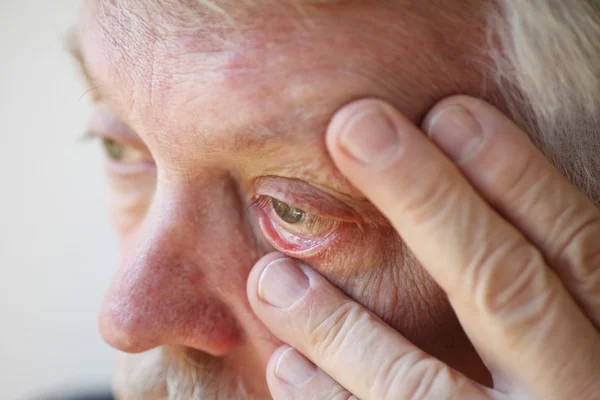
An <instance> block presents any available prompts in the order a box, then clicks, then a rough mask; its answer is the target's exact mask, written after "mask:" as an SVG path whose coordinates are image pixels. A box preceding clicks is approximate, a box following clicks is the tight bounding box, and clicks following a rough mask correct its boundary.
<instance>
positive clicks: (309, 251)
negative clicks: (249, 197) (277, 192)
mask: <svg viewBox="0 0 600 400" xmlns="http://www.w3.org/2000/svg"><path fill="white" fill-rule="evenodd" d="M272 201H273V198H271V197H269V196H260V197H259V198H257V199H256V200H255V201H254V202H253V206H254V207H255V208H256V209H257V211H258V219H259V224H260V227H261V229H262V230H263V233H264V234H265V236H266V237H267V239H268V240H269V242H271V243H272V244H273V246H274V247H275V248H277V250H279V251H283V252H286V253H289V254H291V255H295V256H307V255H314V254H316V253H317V252H319V251H320V250H321V249H323V248H324V247H325V245H326V244H327V243H328V242H330V240H331V239H332V238H333V237H334V236H335V234H336V231H337V230H338V228H339V227H340V224H342V223H344V222H343V221H338V220H336V219H334V218H326V217H322V216H317V215H314V214H310V213H306V215H305V217H304V218H303V219H302V221H301V222H299V224H298V225H299V226H297V227H296V226H294V225H295V224H288V223H285V221H283V220H282V219H281V218H280V217H279V216H278V215H277V214H276V212H275V210H274V207H273V205H272Z"/></svg>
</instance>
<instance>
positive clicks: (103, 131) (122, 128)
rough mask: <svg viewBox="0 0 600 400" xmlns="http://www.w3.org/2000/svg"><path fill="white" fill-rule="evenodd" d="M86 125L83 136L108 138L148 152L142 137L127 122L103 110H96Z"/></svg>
mask: <svg viewBox="0 0 600 400" xmlns="http://www.w3.org/2000/svg"><path fill="white" fill-rule="evenodd" d="M87 126H88V129H87V131H86V133H85V137H89V138H93V137H98V138H110V139H113V140H115V141H118V142H121V143H123V144H125V145H127V146H131V147H133V148H135V149H136V150H139V151H143V152H146V153H149V150H148V147H147V146H146V145H145V144H144V142H143V141H142V139H141V138H140V137H139V136H138V135H137V134H136V133H135V132H134V131H133V130H132V129H131V128H130V127H129V126H128V125H127V124H125V123H124V122H122V121H121V120H119V119H118V118H117V117H114V116H113V115H112V114H110V113H108V112H106V111H104V110H98V111H96V112H95V113H94V115H93V116H92V117H91V118H90V120H89V121H88V124H87Z"/></svg>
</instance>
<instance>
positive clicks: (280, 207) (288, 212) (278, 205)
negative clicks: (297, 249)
mask: <svg viewBox="0 0 600 400" xmlns="http://www.w3.org/2000/svg"><path fill="white" fill-rule="evenodd" d="M271 207H273V211H275V213H276V214H277V215H278V216H279V218H281V219H282V220H283V221H285V222H286V223H288V224H292V225H293V224H297V223H299V222H300V221H302V220H303V219H304V218H305V217H306V215H307V214H306V212H305V211H303V210H301V209H299V208H294V207H290V206H289V205H288V204H287V203H284V202H283V201H280V200H277V199H276V198H274V197H271Z"/></svg>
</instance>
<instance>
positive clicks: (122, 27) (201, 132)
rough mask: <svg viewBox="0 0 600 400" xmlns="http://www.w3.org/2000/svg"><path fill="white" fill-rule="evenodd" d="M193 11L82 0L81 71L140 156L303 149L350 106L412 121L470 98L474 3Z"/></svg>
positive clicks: (192, 6)
mask: <svg viewBox="0 0 600 400" xmlns="http://www.w3.org/2000/svg"><path fill="white" fill-rule="evenodd" d="M199 3H200V2H198V1H169V2H163V1H155V0H152V1H148V2H141V1H133V0H130V1H126V0H120V1H118V2H117V1H115V0H113V1H108V0H105V1H101V0H98V1H93V0H90V1H87V2H86V5H85V6H84V8H83V11H82V14H81V19H80V23H79V25H78V31H79V35H80V37H81V41H82V43H83V52H84V55H85V58H86V60H87V61H86V63H87V64H88V68H89V69H90V70H91V74H92V75H93V76H94V77H95V80H96V81H97V85H98V87H99V90H100V91H101V92H103V94H104V96H105V97H106V98H107V102H109V103H110V105H111V106H112V108H114V109H115V111H116V112H117V113H118V114H119V116H121V117H122V118H123V119H125V120H126V121H127V122H128V123H130V124H131V125H133V126H134V127H135V129H136V130H137V131H138V132H140V134H141V135H143V136H145V137H144V139H145V140H147V141H150V142H151V143H150V144H149V145H150V146H152V142H153V141H154V142H156V144H157V145H158V144H160V145H162V147H173V144H174V143H180V144H181V145H182V146H185V145H192V142H197V140H198V138H199V137H202V138H203V140H206V141H207V142H214V144H215V145H216V144H217V143H218V144H220V145H222V146H224V145H225V144H226V143H227V144H229V145H232V146H235V145H236V143H237V142H236V138H238V137H239V138H243V140H249V139H250V138H251V137H252V138H256V140H271V138H270V137H269V136H272V137H276V138H280V137H282V136H287V137H289V138H291V139H290V140H291V141H293V140H294V138H295V140H297V141H301V142H302V143H305V144H306V143H307V141H308V142H310V141H311V140H314V141H318V140H320V138H319V136H318V135H317V134H322V132H323V129H324V128H325V125H326V122H327V120H328V119H329V117H330V115H331V114H332V113H333V112H334V111H335V110H336V108H338V107H339V106H341V105H342V104H344V103H346V102H349V101H351V100H353V99H356V98H360V97H366V96H375V97H380V98H384V99H386V100H389V101H391V102H392V103H395V104H396V105H398V106H399V108H400V109H401V110H402V111H403V112H404V113H405V114H407V115H408V116H409V117H411V118H412V119H414V120H415V121H417V120H418V119H419V118H420V117H421V116H422V115H423V113H424V112H425V110H426V109H427V108H429V106H431V104H432V103H433V102H434V101H435V100H437V99H439V98H441V97H443V96H446V95H449V94H452V93H455V92H467V93H469V92H471V93H472V92H474V91H478V90H479V85H480V80H479V77H478V73H477V72H473V74H474V76H473V77H469V76H468V73H465V71H469V70H471V71H474V69H473V68H469V66H471V65H470V64H471V61H469V57H465V52H466V51H467V49H469V48H477V47H478V46H477V43H475V42H476V40H478V37H479V36H476V35H473V34H472V33H473V32H478V33H480V32H481V26H480V25H477V23H478V21H477V20H476V18H474V17H473V15H478V13H475V12H473V11H475V10H478V11H481V10H479V8H480V5H481V4H482V2H481V1H475V0H473V1H465V2H464V4H463V7H462V8H461V10H460V11H457V10H456V7H452V6H448V9H443V8H442V9H439V10H437V9H435V8H433V9H432V8H431V7H430V6H429V7H421V6H418V5H415V3H414V2H411V1H388V2H378V4H377V6H373V4H374V3H372V2H334V3H331V4H325V5H306V6H303V7H302V8H301V9H296V8H294V7H289V6H288V7H284V6H271V7H267V6H264V7H262V8H261V7H257V8H255V9H254V10H253V9H251V8H249V9H247V10H245V9H241V8H240V7H238V8H237V10H236V9H228V10H220V9H216V8H211V7H210V6H203V5H200V4H199ZM338 3H339V4H338ZM280 4H283V2H282V3H280ZM215 7H216V6H215ZM244 13H245V14H244ZM242 14H244V15H242ZM467 22H468V23H467ZM448 31H450V32H453V33H454V34H455V35H457V37H460V38H462V39H464V38H470V39H472V40H473V42H474V43H469V45H467V46H464V45H462V44H459V43H458V42H456V41H454V40H453V39H452V38H449V37H448V34H447V33H448ZM251 131H254V132H256V131H260V132H261V133H262V134H261V135H250V134H249V133H250V132H251ZM223 137H227V138H228V139H229V140H227V141H223V140H222V138H223Z"/></svg>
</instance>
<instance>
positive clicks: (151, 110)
mask: <svg viewBox="0 0 600 400" xmlns="http://www.w3.org/2000/svg"><path fill="white" fill-rule="evenodd" d="M242 3H243V4H246V3H252V2H251V1H249V2H240V4H242ZM263 3H264V2H263ZM286 3H287V2H273V4H272V5H268V4H266V3H265V4H262V5H258V6H256V8H254V9H251V8H249V9H247V10H246V9H243V10H240V9H242V8H243V7H242V6H238V7H237V8H236V7H234V8H232V9H225V10H224V12H219V11H217V10H215V8H214V7H210V6H207V5H200V4H199V3H198V4H196V3H194V2H193V1H180V2H176V1H169V2H165V1H156V0H155V1H133V0H130V1H120V2H117V1H114V0H113V1H109V0H104V1H102V0H96V1H94V0H90V1H87V2H86V3H85V5H84V7H83V10H82V13H81V17H80V21H79V24H78V29H77V31H78V32H77V33H78V40H77V41H78V43H79V48H78V49H76V51H78V52H79V53H80V54H79V55H81V56H82V57H81V58H82V61H83V63H84V64H85V69H86V70H87V71H86V74H87V75H88V77H89V78H90V81H91V82H90V84H91V85H92V87H93V88H94V90H93V96H94V98H95V100H96V104H97V113H96V116H95V118H93V120H92V122H91V125H90V133H91V134H92V135H96V136H100V137H102V138H103V143H104V146H105V148H106V152H107V160H108V161H107V163H108V168H107V170H108V185H109V188H110V202H109V207H110V213H111V216H112V220H113V222H114V225H115V227H116V229H117V231H118V234H119V239H120V245H121V260H120V265H119V268H118V270H117V272H116V275H115V278H114V280H113V282H112V285H111V286H110V288H109V290H108V292H107V295H106V299H105V302H104V305H103V308H102V311H101V315H100V328H101V331H102V334H103V335H104V338H105V339H106V340H107V341H108V342H109V343H110V344H111V345H113V346H114V347H116V348H117V349H119V350H121V351H122V352H123V354H121V355H120V362H119V365H120V368H119V371H118V376H117V381H116V389H117V392H118V393H119V394H120V395H121V396H122V397H123V398H165V397H167V396H170V397H171V398H178V399H179V398H181V399H183V398H186V399H188V398H215V397H219V398H268V397H269V396H268V390H267V388H266V383H265V378H264V368H265V365H266V362H267V359H268V357H269V356H270V354H271V352H272V351H273V350H274V349H275V348H276V347H277V346H278V345H280V343H279V342H278V341H277V340H276V339H275V338H274V337H273V336H271V335H270V334H269V332H268V331H267V330H266V329H265V328H264V327H263V326H262V325H261V323H260V322H259V321H258V320H257V318H256V317H255V316H254V315H253V314H252V312H251V310H250V307H249V305H248V302H247V300H246V289H245V285H246V278H247V275H248V272H249V270H250V268H251V267H252V265H253V264H254V263H255V262H256V261H257V260H258V258H259V257H261V256H262V255H264V254H266V253H267V252H270V251H272V250H273V249H277V250H279V251H281V252H283V253H286V254H288V255H291V256H293V257H296V258H299V259H301V260H304V261H305V262H306V263H307V264H309V265H311V266H313V267H314V268H315V269H317V270H318V271H320V272H321V273H322V274H324V275H325V276H326V277H327V278H328V279H330V280H331V281H332V282H334V283H335V284H336V285H338V286H339V287H340V288H342V290H344V291H345V292H346V293H348V294H349V295H350V296H352V297H354V298H356V299H358V300H359V301H360V302H362V303H363V304H365V305H366V306H368V307H369V308H371V309H372V310H374V311H375V312H376V313H377V314H378V315H379V316H381V317H382V318H383V319H384V320H385V321H386V322H388V323H389V324H391V325H392V326H393V327H394V328H396V329H398V330H399V331H400V332H402V333H403V334H404V335H405V336H407V337H408V338H409V339H411V340H412V341H414V342H415V343H416V344H418V345H419V346H421V347H422V348H423V349H425V350H427V351H428V352H430V353H432V354H434V355H436V356H437V357H439V358H441V359H442V360H444V361H446V362H448V363H450V364H451V365H453V366H455V367H456V368H458V369H460V370H461V371H463V372H465V373H467V374H469V375H470V376H472V377H474V378H476V379H479V380H480V381H486V380H487V374H486V371H485V369H484V368H483V366H482V364H481V362H480V361H479V359H478V358H477V356H476V355H475V353H474V351H473V350H472V348H471V346H470V344H469V342H468V340H467V339H466V338H465V336H464V334H463V333H462V330H461V329H460V326H459V324H458V323H457V321H456V318H455V316H454V314H453V313H452V311H451V309H450V307H449V306H448V304H447V302H446V299H445V297H444V295H443V293H441V291H440V290H439V289H438V288H437V287H436V285H435V284H434V283H432V282H431V280H430V279H429V278H428V277H427V276H426V274H425V273H424V272H423V270H422V269H421V267H420V266H419V264H418V263H417V262H416V261H414V259H413V258H412V257H411V254H410V253H409V252H408V251H407V250H406V249H405V248H404V246H403V245H402V241H401V239H400V238H399V237H398V236H397V235H396V234H395V233H394V231H393V230H392V229H391V227H390V226H389V224H388V223H387V222H386V220H385V219H384V218H383V217H382V216H381V215H380V214H379V213H378V212H377V211H376V210H375V209H374V208H373V207H372V206H371V205H370V204H369V203H368V202H367V201H366V200H365V199H364V196H362V195H361V194H360V193H358V192H357V191H356V190H354V189H353V188H352V187H350V186H349V184H348V183H347V182H346V181H345V180H344V179H343V178H342V177H341V175H340V174H339V173H338V172H337V171H336V169H335V167H334V166H333V164H332V162H331V161H330V159H329V157H328V155H327V152H326V150H325V147H324V131H325V129H326V126H327V123H328V120H329V118H330V117H331V115H332V114H333V113H334V112H335V111H336V109H338V108H339V107H340V106H342V105H343V104H345V103H348V102H349V101H351V100H354V99H358V98H363V97H378V98H383V99H386V100H389V101H390V102H392V103H394V104H395V105H397V107H398V108H399V109H400V110H401V111H402V112H403V113H405V114H406V115H407V116H409V117H410V118H412V119H413V120H414V121H415V122H418V121H419V120H420V119H421V118H422V116H423V115H424V113H425V112H426V111H427V109H428V108H429V107H430V106H431V105H432V104H433V103H434V102H435V101H437V100H438V99H440V98H442V97H445V96H447V95H450V94H455V93H467V94H474V95H478V96H483V97H486V98H487V99H488V100H491V101H492V102H493V97H494V88H493V87H490V86H489V85H486V82H484V73H483V72H482V68H483V67H482V66H483V65H485V63H487V62H488V60H487V59H486V58H485V46H486V44H485V28H486V27H485V25H484V18H485V15H484V14H485V12H486V8H487V7H488V6H489V4H488V2H487V1H484V0H469V1H461V2H460V7H458V3H456V2H415V1H412V0H398V1H382V2H377V3H378V4H377V5H375V2H360V1H358V2H332V3H331V4H326V3H325V2H320V3H321V4H320V5H316V4H305V5H300V6H294V5H292V4H291V3H292V2H290V4H289V5H285V4H286ZM294 3H301V2H294ZM227 14H228V15H227ZM486 86H487V89H486V90H487V91H486V92H484V91H483V90H484V87H486ZM426 164H427V160H423V166H424V168H426ZM406 173H407V174H410V173H411V171H406ZM152 349H154V350H152ZM150 350H152V351H150ZM125 353H141V354H137V355H126V354H125ZM241 393H245V394H241Z"/></svg>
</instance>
